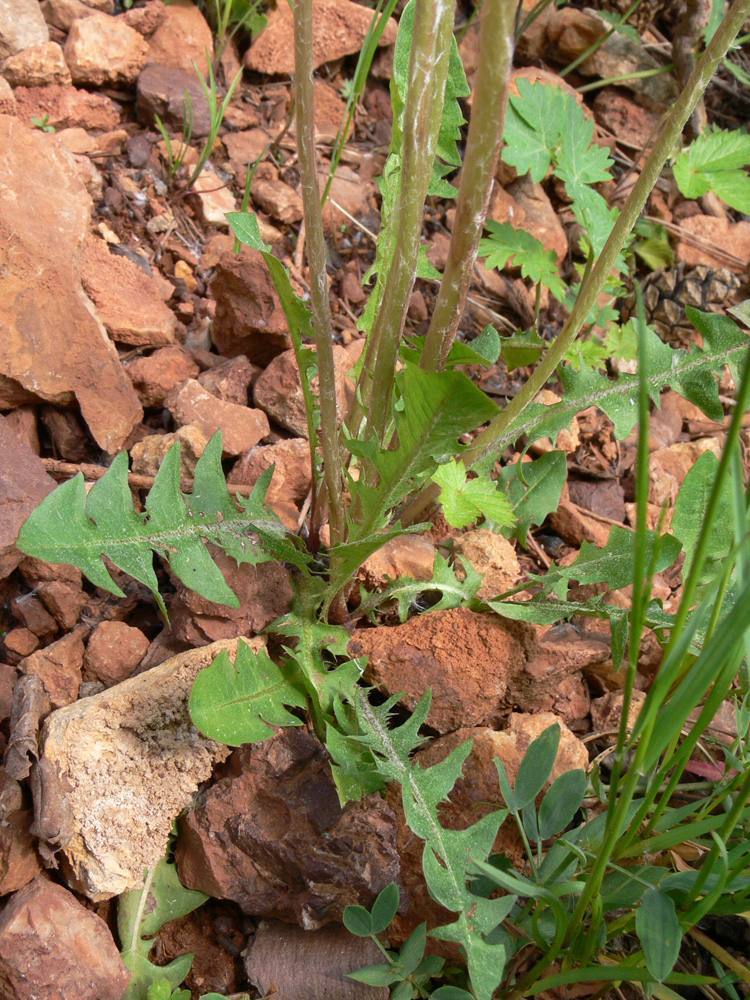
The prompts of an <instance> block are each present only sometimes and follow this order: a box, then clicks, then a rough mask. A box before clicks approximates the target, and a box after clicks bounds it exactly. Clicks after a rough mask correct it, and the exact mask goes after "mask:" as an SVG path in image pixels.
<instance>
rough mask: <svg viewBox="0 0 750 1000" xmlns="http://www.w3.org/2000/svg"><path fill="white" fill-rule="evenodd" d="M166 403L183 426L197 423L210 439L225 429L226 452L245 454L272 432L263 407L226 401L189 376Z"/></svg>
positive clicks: (223, 437) (226, 453) (173, 391)
mask: <svg viewBox="0 0 750 1000" xmlns="http://www.w3.org/2000/svg"><path fill="white" fill-rule="evenodd" d="M164 405H165V406H166V408H167V409H168V410H169V412H170V413H171V414H172V416H173V417H174V419H175V421H176V423H177V424H178V425H179V426H180V427H182V426H184V425H185V424H192V423H194V424H197V426H198V427H199V428H200V430H201V431H203V433H204V434H205V435H206V437H208V438H211V437H213V435H214V434H215V433H216V431H217V430H221V432H222V442H223V443H222V449H223V453H224V454H225V455H241V454H242V453H243V452H245V451H247V450H248V449H250V448H252V447H254V446H255V445H256V444H258V442H259V441H260V440H262V438H264V437H265V436H266V435H267V434H268V433H269V431H270V427H269V425H268V419H267V417H266V414H265V413H263V411H262V410H254V409H251V408H250V407H248V406H237V404H235V403H225V402H224V400H222V399H218V398H217V397H216V396H214V395H213V393H210V392H209V391H208V390H207V389H204V388H203V386H202V385H201V384H200V382H197V381H196V380H195V379H188V380H187V381H186V382H183V383H182V385H181V386H178V387H176V388H175V389H173V390H172V391H171V392H170V394H169V395H168V396H167V398H166V399H165V400H164Z"/></svg>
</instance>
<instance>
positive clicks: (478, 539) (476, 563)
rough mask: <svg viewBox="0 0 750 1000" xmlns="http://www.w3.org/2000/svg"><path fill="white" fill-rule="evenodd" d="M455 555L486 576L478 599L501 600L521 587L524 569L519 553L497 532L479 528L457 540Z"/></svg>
mask: <svg viewBox="0 0 750 1000" xmlns="http://www.w3.org/2000/svg"><path fill="white" fill-rule="evenodd" d="M454 552H455V554H456V555H457V556H459V558H461V559H462V560H466V562H468V563H469V564H470V565H471V566H472V567H473V568H474V569H475V570H476V571H477V573H481V574H482V575H483V576H484V579H483V580H482V586H481V587H480V588H479V594H478V596H479V597H480V598H482V599H483V600H485V599H489V598H492V597H498V596H499V595H500V594H503V593H505V591H506V590H512V589H513V587H515V585H516V584H517V583H518V579H519V577H520V575H521V567H520V565H519V562H518V557H517V556H516V550H515V549H514V548H513V546H512V545H511V544H510V542H509V541H508V539H507V538H503V536H502V535H500V534H498V532H496V531H488V530H487V529H486V528H478V529H476V530H475V531H467V532H466V533H465V534H463V535H460V536H459V537H458V538H457V539H456V545H455V548H454Z"/></svg>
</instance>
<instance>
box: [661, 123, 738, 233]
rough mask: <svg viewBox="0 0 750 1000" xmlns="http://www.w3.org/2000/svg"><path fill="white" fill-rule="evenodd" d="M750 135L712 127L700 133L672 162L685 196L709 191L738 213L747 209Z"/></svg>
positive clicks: (678, 183)
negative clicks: (746, 168) (704, 132)
mask: <svg viewBox="0 0 750 1000" xmlns="http://www.w3.org/2000/svg"><path fill="white" fill-rule="evenodd" d="M748 164H750V135H747V134H745V133H743V132H736V131H735V132H728V131H726V130H725V129H715V130H714V131H711V132H707V133H706V134H705V135H700V136H698V138H697V139H696V140H695V141H694V142H692V143H691V144H690V146H688V148H687V149H686V150H684V151H683V152H682V153H680V154H679V155H678V157H677V159H676V160H675V162H674V177H675V180H676V181H677V186H678V187H679V189H680V191H681V192H682V194H683V195H684V196H685V197H686V198H700V197H701V196H702V195H704V194H707V193H708V192H709V191H714V192H716V194H717V195H718V196H719V197H720V198H721V199H722V200H723V201H725V202H726V203H727V205H729V206H730V207H731V208H734V209H735V210H736V211H738V212H743V213H748V212H750V177H748V176H747V174H746V173H745V172H744V170H743V169H742V168H743V167H745V166H747V165H748Z"/></svg>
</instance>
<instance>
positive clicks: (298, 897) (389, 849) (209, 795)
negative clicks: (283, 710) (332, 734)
mask: <svg viewBox="0 0 750 1000" xmlns="http://www.w3.org/2000/svg"><path fill="white" fill-rule="evenodd" d="M232 763H233V765H234V767H233V769H232V772H231V774H232V776H231V777H228V778H224V779H222V780H221V781H218V782H217V783H216V784H215V785H213V786H212V787H211V788H209V789H208V790H207V791H206V792H204V793H202V794H201V795H200V796H199V797H198V799H197V801H196V802H194V803H193V808H191V809H190V810H189V811H188V812H186V813H185V814H184V816H183V818H182V819H181V821H180V836H179V839H178V844H177V864H178V868H179V872H180V879H181V881H182V882H183V884H184V885H187V886H189V887H190V888H194V889H197V888H200V889H201V890H202V891H205V892H209V893H210V894H211V895H212V896H217V897H219V898H223V899H233V900H234V901H235V902H236V903H237V904H238V905H239V906H240V907H241V908H242V910H243V911H244V912H245V913H252V914H254V915H257V916H273V917H278V918H280V919H282V920H289V921H293V922H296V923H299V924H300V925H301V926H302V927H304V928H305V929H307V930H314V929H316V928H318V927H322V926H323V925H324V924H327V923H330V922H331V921H336V920H340V919H341V915H342V912H343V909H344V907H345V906H347V905H349V904H350V903H360V904H363V905H365V906H367V905H370V904H371V903H372V901H373V900H374V898H375V896H376V895H377V894H378V892H380V890H381V889H383V888H384V887H385V886H386V885H387V884H388V883H389V882H393V881H396V882H398V881H399V880H400V878H399V874H400V866H399V858H398V854H397V853H396V849H395V834H396V828H395V818H394V815H393V812H392V811H391V809H390V808H389V807H388V806H387V805H386V803H385V802H384V801H383V799H381V797H380V796H379V795H378V794H374V795H370V796H368V797H367V798H365V799H363V800H362V801H361V802H350V803H348V804H347V805H346V806H345V807H344V808H343V809H342V808H341V806H340V805H339V799H338V794H337V792H336V787H335V785H334V783H333V778H332V777H331V771H330V765H329V761H328V755H327V753H326V751H325V748H324V747H323V746H322V744H321V743H320V742H319V741H318V740H317V739H316V738H315V737H314V736H313V735H312V734H310V733H307V732H305V730H304V729H285V730H282V731H281V732H280V733H279V734H278V735H277V736H275V737H273V738H272V739H270V740H266V741H265V742H264V743H255V744H251V745H248V746H244V747H241V748H240V749H239V750H237V751H235V753H234V755H233V758H232ZM353 844H356V850H353V849H352V845H353Z"/></svg>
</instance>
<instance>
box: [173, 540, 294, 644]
mask: <svg viewBox="0 0 750 1000" xmlns="http://www.w3.org/2000/svg"><path fill="white" fill-rule="evenodd" d="M209 551H211V553H212V555H213V558H214V561H215V562H216V564H217V566H218V567H219V569H220V570H221V571H222V573H223V574H224V579H225V580H226V581H227V583H228V584H229V586H230V587H231V588H232V590H233V591H234V592H235V594H236V595H237V597H238V598H239V601H240V607H239V608H229V607H227V606H226V605H225V604H214V602H213V601H207V600H206V599H205V598H204V597H201V596H200V595H199V594H197V593H196V592H195V591H194V590H188V589H187V588H186V587H183V586H179V587H178V589H177V592H176V593H175V594H174V596H173V598H172V600H171V603H170V606H169V617H170V621H171V623H172V631H173V633H174V635H175V636H176V637H177V638H178V639H181V640H184V641H186V642H189V643H191V644H192V645H193V646H205V644H206V643H208V642H215V641H217V640H219V639H234V638H236V637H237V636H245V635H255V634H256V633H257V632H260V631H261V630H262V629H264V628H265V627H266V625H270V623H271V622H272V621H274V620H275V619H276V618H280V617H281V615H283V614H286V612H287V611H288V610H289V606H290V604H291V600H292V588H291V585H290V583H289V574H288V573H287V571H286V570H285V569H284V567H283V566H282V565H281V564H280V563H277V562H265V563H261V564H260V565H258V566H251V565H250V564H249V563H242V565H240V566H238V565H237V563H236V562H235V561H234V559H231V558H230V557H229V556H227V555H226V554H225V553H224V552H221V551H219V550H218V549H216V548H215V547H213V546H209Z"/></svg>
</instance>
